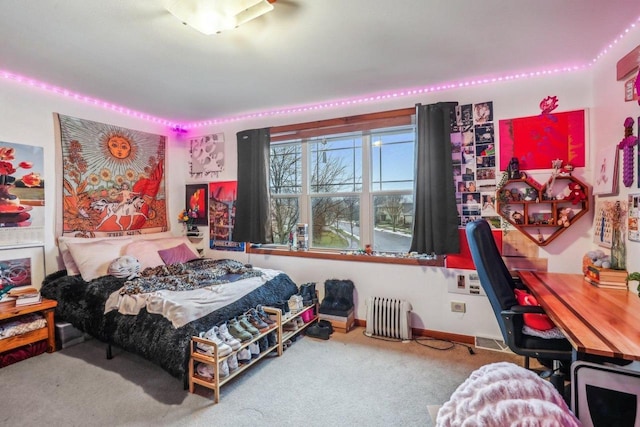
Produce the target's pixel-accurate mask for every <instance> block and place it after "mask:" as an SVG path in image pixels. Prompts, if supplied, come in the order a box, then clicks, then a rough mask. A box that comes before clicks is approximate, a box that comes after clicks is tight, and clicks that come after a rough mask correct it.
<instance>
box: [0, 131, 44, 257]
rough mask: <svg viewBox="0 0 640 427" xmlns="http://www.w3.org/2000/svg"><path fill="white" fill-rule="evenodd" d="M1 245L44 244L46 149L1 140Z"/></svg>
mask: <svg viewBox="0 0 640 427" xmlns="http://www.w3.org/2000/svg"><path fill="white" fill-rule="evenodd" d="M0 154H1V156H0V157H1V158H2V168H1V169H0V246H13V245H27V244H31V245H33V244H42V243H44V220H45V211H44V192H45V189H44V179H42V178H43V177H44V151H43V148H42V147H36V146H32V145H23V144H14V143H11V142H4V141H0Z"/></svg>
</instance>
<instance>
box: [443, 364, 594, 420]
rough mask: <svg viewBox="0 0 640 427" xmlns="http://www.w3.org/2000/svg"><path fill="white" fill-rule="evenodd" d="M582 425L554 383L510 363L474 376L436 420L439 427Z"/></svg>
mask: <svg viewBox="0 0 640 427" xmlns="http://www.w3.org/2000/svg"><path fill="white" fill-rule="evenodd" d="M581 425H582V424H581V423H580V421H579V420H578V419H577V418H576V417H575V416H574V415H573V413H572V412H571V411H570V410H569V408H568V406H567V404H566V403H565V401H564V400H563V398H562V396H561V395H560V393H558V391H557V390H556V389H555V388H554V387H553V386H552V385H551V383H549V382H547V381H545V380H543V379H541V378H540V377H538V376H537V375H536V374H535V373H534V372H531V371H529V370H527V369H524V368H521V367H520V366H517V365H515V364H513V363H508V362H499V363H492V364H489V365H485V366H483V367H481V368H479V369H477V370H475V371H474V372H472V373H471V375H470V376H469V378H467V379H466V380H465V382H463V383H462V384H461V385H460V386H459V387H458V388H457V389H456V391H454V392H453V394H452V395H451V398H450V399H449V400H448V401H447V402H446V403H445V404H444V405H443V406H442V407H441V408H440V410H439V411H438V416H437V419H436V427H453V426H456V427H458V426H460V427H472V426H473V427H475V426H478V427H479V426H482V427H490V426H496V427H505V426H528V427H543V426H545V427H560V426H562V427H574V426H576V427H577V426H581Z"/></svg>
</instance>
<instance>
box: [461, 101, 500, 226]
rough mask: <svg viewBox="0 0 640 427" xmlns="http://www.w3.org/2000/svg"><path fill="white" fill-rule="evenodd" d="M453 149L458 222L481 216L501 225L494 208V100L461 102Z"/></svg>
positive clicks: (462, 224) (463, 222) (465, 222)
mask: <svg viewBox="0 0 640 427" xmlns="http://www.w3.org/2000/svg"><path fill="white" fill-rule="evenodd" d="M451 152H452V157H453V174H454V181H455V185H456V200H457V206H458V218H459V225H460V226H461V227H464V226H465V225H466V224H467V222H469V221H475V220H476V219H479V218H484V219H486V220H487V221H488V222H489V223H490V224H491V226H492V227H494V228H500V217H499V216H498V214H497V213H496V210H495V193H496V143H495V132H494V123H493V102H482V103H478V104H466V105H458V106H457V107H456V110H455V117H452V123H451Z"/></svg>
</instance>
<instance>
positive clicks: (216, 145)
mask: <svg viewBox="0 0 640 427" xmlns="http://www.w3.org/2000/svg"><path fill="white" fill-rule="evenodd" d="M189 144H190V148H189V153H190V155H191V157H190V159H189V173H190V174H191V177H192V178H202V177H207V176H211V177H215V178H217V177H218V175H219V174H220V172H222V171H223V170H224V134H223V133H214V134H211V135H205V136H198V137H195V138H191V139H190V140H189Z"/></svg>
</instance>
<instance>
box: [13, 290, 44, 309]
mask: <svg viewBox="0 0 640 427" xmlns="http://www.w3.org/2000/svg"><path fill="white" fill-rule="evenodd" d="M9 296H12V297H15V299H16V307H21V306H23V305H31V304H40V303H41V302H42V295H41V294H40V291H38V290H37V289H35V288H31V287H29V288H22V289H21V288H14V289H12V290H10V291H9Z"/></svg>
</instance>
